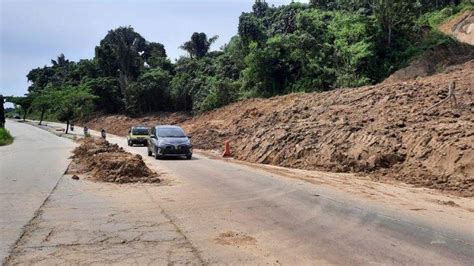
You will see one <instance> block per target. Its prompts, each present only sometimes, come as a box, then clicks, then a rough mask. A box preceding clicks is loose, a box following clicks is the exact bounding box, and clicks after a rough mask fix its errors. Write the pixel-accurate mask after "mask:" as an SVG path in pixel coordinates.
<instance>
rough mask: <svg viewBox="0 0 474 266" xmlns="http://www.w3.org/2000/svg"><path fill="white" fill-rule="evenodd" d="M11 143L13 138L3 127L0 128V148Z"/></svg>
mask: <svg viewBox="0 0 474 266" xmlns="http://www.w3.org/2000/svg"><path fill="white" fill-rule="evenodd" d="M12 142H13V137H12V136H11V135H10V132H8V130H6V129H5V128H3V127H0V146H4V145H8V144H11V143H12Z"/></svg>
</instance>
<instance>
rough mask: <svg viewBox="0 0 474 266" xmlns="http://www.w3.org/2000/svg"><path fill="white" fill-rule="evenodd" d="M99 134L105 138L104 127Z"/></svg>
mask: <svg viewBox="0 0 474 266" xmlns="http://www.w3.org/2000/svg"><path fill="white" fill-rule="evenodd" d="M100 135H101V136H102V138H103V139H105V138H106V133H105V129H102V130H101V131H100Z"/></svg>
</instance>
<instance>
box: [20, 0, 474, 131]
mask: <svg viewBox="0 0 474 266" xmlns="http://www.w3.org/2000/svg"><path fill="white" fill-rule="evenodd" d="M465 9H472V4H471V3H469V2H468V1H466V2H463V3H461V1H460V0H437V1H431V0H417V1H395V0H312V1H310V3H309V4H301V3H291V4H288V5H283V6H279V7H273V6H269V5H268V4H267V3H266V2H265V1H262V0H257V1H256V2H255V3H254V5H253V8H252V11H251V12H248V13H246V12H245V13H242V14H241V16H240V17H239V24H238V34H237V35H236V36H234V37H232V39H231V40H230V41H229V42H228V43H227V44H226V45H225V46H224V47H222V48H221V49H220V50H219V51H210V48H211V45H212V43H214V42H215V40H216V39H217V36H214V37H208V36H207V35H206V34H205V33H202V32H201V33H199V32H195V33H194V34H192V36H191V38H190V40H188V41H186V42H184V43H183V45H182V46H181V47H180V48H181V49H183V50H184V51H186V52H187V54H188V55H187V56H183V57H181V58H179V59H177V60H176V62H174V63H173V62H171V61H170V60H169V59H168V58H167V54H166V50H165V47H164V46H163V45H162V44H160V43H157V42H149V41H147V40H145V38H143V37H142V36H141V35H140V34H139V33H137V32H135V31H134V29H133V28H132V27H120V28H117V29H114V30H111V31H109V32H108V34H107V35H106V36H105V37H104V39H102V40H101V41H100V43H99V44H98V46H97V47H96V48H95V56H94V58H92V59H83V60H80V61H78V62H72V61H69V60H67V59H66V58H65V56H64V55H62V54H61V55H60V56H59V57H57V59H55V60H51V66H45V67H42V68H36V69H33V70H31V71H30V72H29V73H28V75H27V78H28V80H29V81H30V82H31V85H30V87H29V88H28V94H27V95H26V96H25V97H20V98H17V99H15V103H17V104H18V106H20V107H21V109H22V111H23V115H24V116H26V114H27V113H28V112H29V111H31V110H33V112H34V113H35V114H37V115H38V116H39V118H40V120H43V118H44V117H45V116H50V115H54V116H56V117H57V118H58V119H59V120H61V121H65V122H68V121H71V120H74V119H77V118H79V117H81V116H84V115H87V113H89V112H91V111H99V112H102V113H127V114H129V115H141V114H144V113H149V112H156V111H190V112H193V113H202V112H205V111H208V110H212V109H214V108H218V107H221V106H224V105H226V104H229V103H232V102H235V101H238V100H241V99H246V98H252V97H271V96H275V95H281V94H287V93H292V92H312V91H327V90H332V89H335V88H340V87H356V86H363V85H367V84H373V83H377V82H380V81H381V80H383V79H385V78H386V77H387V76H388V75H390V74H391V73H393V72H394V71H396V70H397V69H399V68H400V67H402V66H404V65H405V64H407V62H409V60H410V59H412V58H413V57H414V56H417V55H419V54H421V53H422V52H423V51H426V50H427V49H431V48H433V47H435V46H437V45H442V44H445V43H447V42H452V40H451V39H450V38H448V37H446V36H444V35H442V34H441V33H439V32H438V31H437V30H436V29H435V27H436V26H437V25H439V24H440V23H441V22H442V21H445V20H446V19H447V18H449V17H451V16H452V15H454V14H456V13H458V12H461V11H462V10H465Z"/></svg>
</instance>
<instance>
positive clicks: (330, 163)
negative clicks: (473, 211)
mask: <svg viewBox="0 0 474 266" xmlns="http://www.w3.org/2000/svg"><path fill="white" fill-rule="evenodd" d="M473 69H474V60H471V61H468V62H466V63H464V64H461V65H455V66H450V67H449V68H447V69H446V70H445V71H444V72H443V73H440V74H436V75H433V76H428V77H423V78H418V79H416V80H409V81H398V82H391V83H382V84H379V85H374V86H366V87H361V88H356V89H338V90H334V91H329V92H322V93H298V94H290V95H285V96H279V97H274V98H270V99H250V100H245V101H241V102H237V103H234V104H231V105H228V106H225V107H223V108H220V109H217V110H214V111H212V112H208V113H205V114H203V115H200V116H197V117H195V118H192V119H187V120H186V119H185V117H182V116H180V117H181V118H182V119H183V120H181V122H179V120H176V123H177V124H180V125H181V126H183V128H184V129H185V131H186V132H187V133H189V134H190V135H192V136H193V137H192V143H193V145H194V147H195V148H200V149H211V150H212V149H219V150H221V149H222V148H223V145H224V142H225V141H226V140H229V141H230V143H231V149H232V152H233V154H234V156H235V157H236V158H237V159H239V160H244V161H248V162H253V163H262V164H272V165H278V166H284V167H291V168H299V169H306V170H324V171H332V172H353V173H361V174H364V175H369V176H371V177H372V178H373V179H374V180H377V181H387V182H392V181H393V180H398V181H403V182H406V183H409V184H413V185H416V186H420V187H428V188H434V189H439V190H441V191H445V192H448V193H451V194H456V195H461V196H466V197H472V196H474V149H473V144H474V95H473V94H474V91H473V87H474V86H473V85H474V71H473ZM452 81H456V98H457V106H456V107H452V106H451V105H450V104H442V105H440V106H437V107H436V108H434V109H432V110H430V111H429V112H427V113H425V111H426V110H427V109H428V108H430V107H431V106H433V105H434V104H436V103H438V102H439V101H442V100H443V99H444V98H446V97H447V95H448V86H449V84H450V83H451V82H452ZM114 117H117V116H109V117H105V118H100V119H99V120H102V121H109V122H108V123H111V124H116V125H117V126H122V127H123V128H122V129H120V130H119V131H121V132H126V129H127V127H128V125H125V124H124V123H123V122H122V119H123V118H120V119H121V120H120V121H118V120H116V119H115V118H114ZM147 120H148V121H152V119H151V118H147V117H145V118H140V119H137V120H134V119H130V120H128V119H127V121H130V124H136V123H141V122H143V121H147ZM133 121H135V122H133ZM169 121H170V120H166V119H165V120H163V121H154V120H153V122H154V123H157V124H160V123H161V124H163V123H168V122H169ZM100 127H101V126H100V125H98V126H97V128H100ZM122 135H123V134H122Z"/></svg>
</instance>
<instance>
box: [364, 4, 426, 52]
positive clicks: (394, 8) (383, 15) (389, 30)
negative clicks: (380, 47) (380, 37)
mask: <svg viewBox="0 0 474 266" xmlns="http://www.w3.org/2000/svg"><path fill="white" fill-rule="evenodd" d="M371 1H372V2H371V6H372V9H373V13H374V14H375V17H376V18H377V20H378V21H379V23H380V25H381V27H382V30H383V31H384V33H385V34H384V35H385V36H386V44H387V46H389V47H390V46H391V45H392V40H393V35H394V31H396V30H397V29H400V28H403V26H406V25H409V24H411V23H413V22H414V16H415V11H416V5H417V3H416V1H399V0H371Z"/></svg>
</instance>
